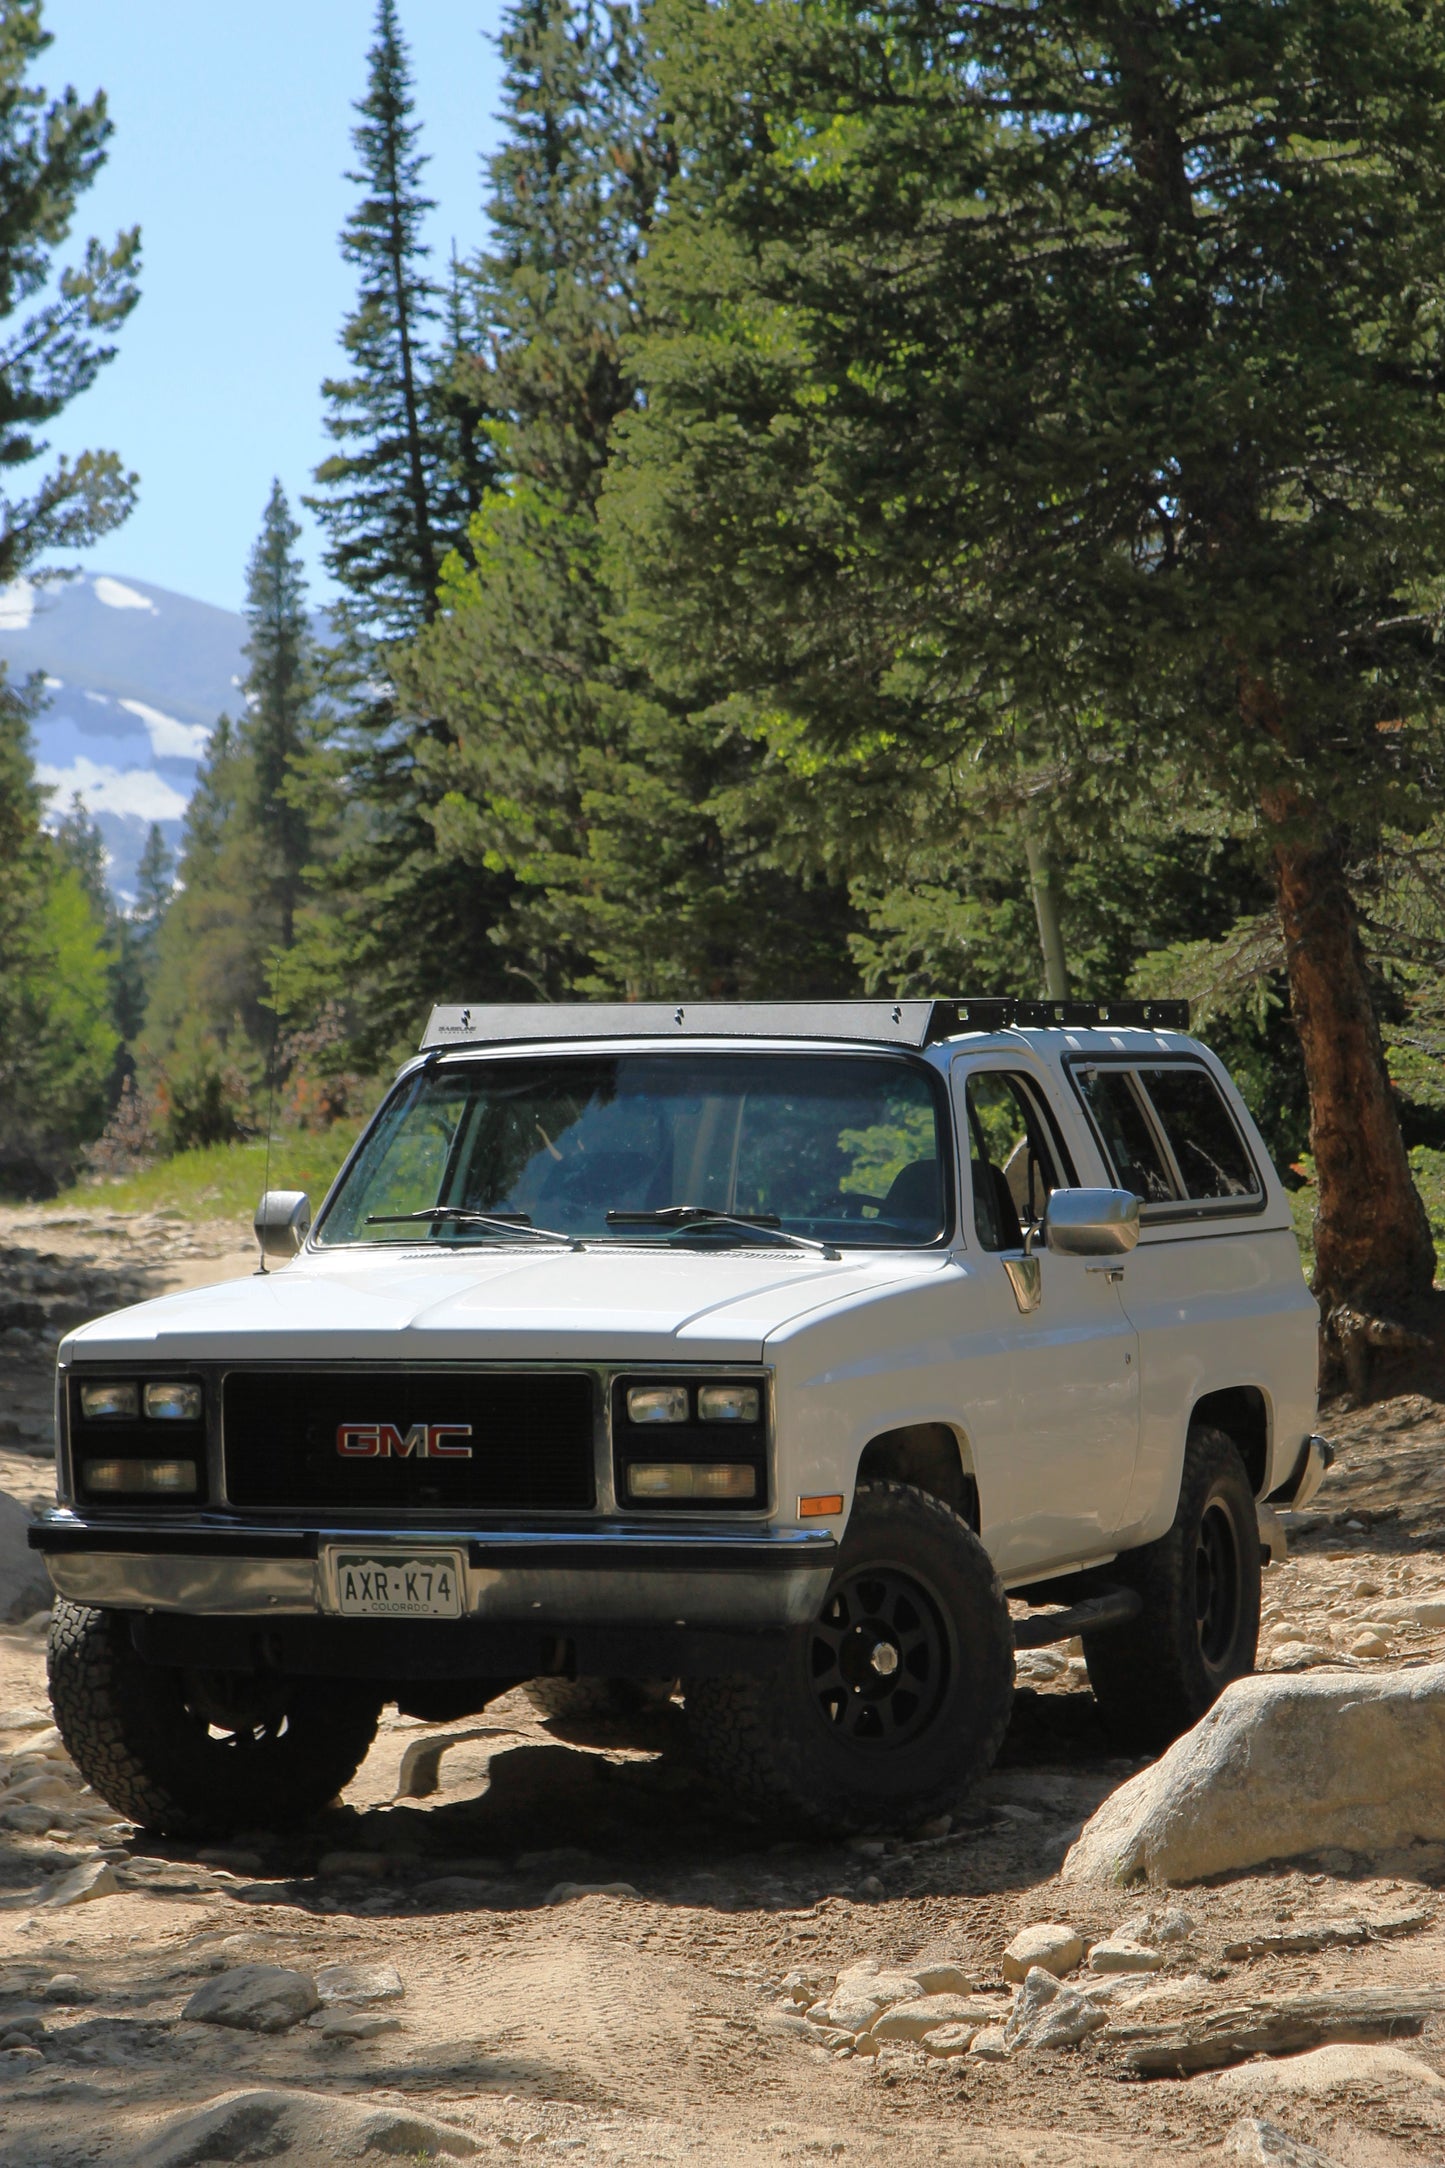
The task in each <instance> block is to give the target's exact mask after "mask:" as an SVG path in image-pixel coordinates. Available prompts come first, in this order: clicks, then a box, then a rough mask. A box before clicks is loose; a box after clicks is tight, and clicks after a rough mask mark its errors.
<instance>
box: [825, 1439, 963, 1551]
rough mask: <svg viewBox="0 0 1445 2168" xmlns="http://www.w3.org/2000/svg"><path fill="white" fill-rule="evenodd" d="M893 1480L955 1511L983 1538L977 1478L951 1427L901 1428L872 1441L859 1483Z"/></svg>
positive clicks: (862, 1459)
mask: <svg viewBox="0 0 1445 2168" xmlns="http://www.w3.org/2000/svg"><path fill="white" fill-rule="evenodd" d="M884 1479H891V1480H892V1481H893V1482H895V1483H907V1484H909V1485H911V1487H912V1488H913V1489H914V1490H920V1491H923V1492H925V1493H926V1494H927V1495H928V1496H929V1497H930V1498H937V1499H940V1500H941V1501H942V1503H943V1504H944V1505H946V1506H952V1508H953V1510H954V1512H955V1513H957V1514H958V1515H959V1517H960V1519H962V1520H964V1521H966V1522H967V1523H968V1526H969V1527H970V1528H971V1529H972V1530H973V1532H974V1534H975V1535H977V1534H978V1532H979V1525H980V1522H979V1503H978V1478H977V1475H976V1473H975V1471H974V1465H973V1453H972V1450H971V1448H970V1446H969V1443H968V1439H967V1437H966V1436H965V1435H964V1433H963V1432H962V1431H961V1430H959V1429H958V1428H956V1426H955V1425H954V1424H952V1423H944V1422H933V1423H902V1424H900V1425H899V1426H898V1427H897V1428H896V1429H893V1430H881V1431H879V1432H878V1434H877V1435H876V1437H872V1438H870V1439H869V1440H868V1443H867V1444H866V1445H865V1446H864V1448H863V1451H862V1453H861V1455H860V1456H859V1460H858V1472H857V1477H856V1481H857V1482H858V1483H869V1482H878V1481H882V1480H884Z"/></svg>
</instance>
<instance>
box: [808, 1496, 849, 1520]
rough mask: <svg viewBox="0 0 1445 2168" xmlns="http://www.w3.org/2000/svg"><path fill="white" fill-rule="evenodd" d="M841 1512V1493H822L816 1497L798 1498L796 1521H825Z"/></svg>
mask: <svg viewBox="0 0 1445 2168" xmlns="http://www.w3.org/2000/svg"><path fill="white" fill-rule="evenodd" d="M842 1510H843V1493H842V1492H841V1491H824V1492H822V1494H821V1495H820V1496H818V1497H815V1498H800V1499H799V1500H798V1519H799V1520H800V1521H818V1520H827V1519H828V1518H830V1516H831V1515H833V1514H834V1513H841V1512H842Z"/></svg>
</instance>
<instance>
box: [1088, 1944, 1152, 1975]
mask: <svg viewBox="0 0 1445 2168" xmlns="http://www.w3.org/2000/svg"><path fill="white" fill-rule="evenodd" d="M1163 1963H1164V1952H1163V1951H1162V1950H1151V1949H1146V1947H1145V1946H1144V1944H1143V1943H1142V1942H1124V1941H1122V1940H1117V1941H1116V1940H1114V1939H1112V1938H1111V1939H1110V1940H1109V1941H1108V1942H1096V1943H1095V1944H1094V1947H1093V1948H1092V1950H1090V1952H1089V1970H1090V1972H1157V1971H1158V1970H1159V1967H1160V1966H1161V1965H1162V1964H1163Z"/></svg>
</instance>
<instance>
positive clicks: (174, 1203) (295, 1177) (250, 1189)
mask: <svg viewBox="0 0 1445 2168" xmlns="http://www.w3.org/2000/svg"><path fill="white" fill-rule="evenodd" d="M360 1127H361V1124H360V1123H359V1122H355V1123H353V1122H338V1123H337V1124H336V1125H335V1126H334V1127H333V1128H331V1129H300V1130H292V1131H286V1132H282V1133H280V1134H278V1135H277V1136H275V1137H273V1138H272V1140H271V1187H272V1189H304V1190H305V1191H306V1192H307V1194H308V1195H309V1197H310V1199H311V1203H312V1207H313V1209H314V1208H315V1207H316V1206H317V1205H319V1204H320V1202H321V1199H322V1198H323V1197H324V1196H325V1194H326V1191H327V1190H328V1189H329V1188H330V1186H331V1183H332V1180H333V1178H334V1176H335V1174H336V1170H337V1168H338V1167H339V1166H340V1165H341V1162H342V1160H343V1159H344V1158H345V1157H346V1155H347V1153H348V1152H349V1151H350V1149H351V1147H352V1145H353V1144H354V1142H355V1141H356V1136H357V1133H358V1131H359V1129H360ZM265 1186H266V1146H265V1142H264V1140H262V1141H260V1142H257V1143H251V1144H212V1145H207V1146H206V1147H205V1149H204V1150H200V1151H194V1152H178V1153H177V1154H176V1156H175V1158H174V1159H159V1160H157V1161H156V1163H155V1165H154V1166H153V1167H147V1168H146V1169H145V1171H144V1172H143V1173H141V1174H132V1175H126V1176H124V1177H123V1178H122V1179H120V1180H119V1181H100V1182H78V1183H77V1184H76V1185H75V1187H74V1188H73V1189H69V1190H66V1191H65V1193H64V1195H63V1196H60V1197H57V1198H56V1200H55V1206H56V1208H58V1207H60V1206H62V1205H63V1206H68V1207H70V1208H72V1209H73V1208H75V1207H77V1206H79V1207H81V1208H82V1209H84V1208H85V1207H86V1206H88V1205H105V1206H107V1207H108V1208H109V1209H110V1210H112V1211H116V1212H174V1213H178V1214H179V1215H180V1217H181V1218H182V1219H245V1220H246V1221H247V1222H248V1223H249V1221H250V1219H251V1215H252V1213H253V1212H254V1211H255V1209H256V1200H257V1199H258V1198H259V1196H260V1194H261V1192H262V1190H263V1189H264V1188H265Z"/></svg>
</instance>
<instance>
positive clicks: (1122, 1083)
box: [1075, 1069, 1179, 1204]
mask: <svg viewBox="0 0 1445 2168" xmlns="http://www.w3.org/2000/svg"><path fill="white" fill-rule="evenodd" d="M1075 1073H1076V1075H1077V1077H1078V1080H1079V1089H1080V1091H1081V1092H1082V1093H1083V1095H1084V1103H1085V1105H1086V1106H1087V1107H1088V1109H1089V1112H1090V1113H1091V1114H1092V1115H1093V1117H1094V1126H1095V1128H1096V1129H1097V1130H1098V1132H1099V1141H1100V1142H1101V1144H1102V1145H1103V1147H1104V1154H1105V1157H1106V1158H1107V1159H1108V1161H1109V1164H1110V1166H1111V1167H1112V1168H1113V1170H1114V1179H1115V1181H1116V1182H1117V1183H1118V1185H1119V1187H1120V1188H1121V1189H1132V1190H1133V1192H1134V1195H1135V1196H1136V1197H1138V1198H1139V1199H1140V1200H1141V1202H1142V1203H1144V1204H1174V1203H1177V1202H1178V1199H1179V1190H1178V1187H1177V1186H1176V1184H1175V1181H1174V1177H1173V1174H1172V1172H1171V1170H1170V1169H1169V1167H1168V1166H1167V1164H1166V1161H1165V1157H1164V1152H1163V1150H1162V1148H1161V1145H1160V1142H1159V1139H1158V1138H1157V1136H1156V1135H1155V1133H1154V1126H1153V1124H1152V1122H1151V1121H1150V1119H1149V1116H1148V1114H1147V1112H1146V1111H1145V1108H1144V1104H1143V1102H1142V1100H1141V1099H1140V1098H1139V1095H1138V1093H1137V1092H1136V1091H1135V1089H1134V1085H1133V1080H1132V1079H1131V1077H1130V1075H1129V1072H1128V1070H1127V1069H1080V1070H1077V1071H1076V1072H1075Z"/></svg>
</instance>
